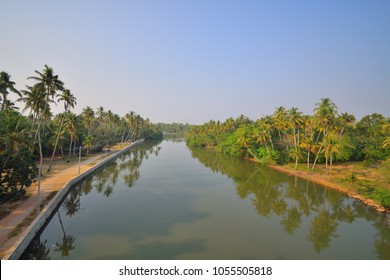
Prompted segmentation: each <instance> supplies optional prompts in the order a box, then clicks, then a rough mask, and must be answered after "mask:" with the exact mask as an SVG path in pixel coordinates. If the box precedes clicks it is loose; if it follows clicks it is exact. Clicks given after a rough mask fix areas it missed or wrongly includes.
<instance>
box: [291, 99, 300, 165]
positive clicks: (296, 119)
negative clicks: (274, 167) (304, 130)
mask: <svg viewBox="0 0 390 280" xmlns="http://www.w3.org/2000/svg"><path fill="white" fill-rule="evenodd" d="M288 117H289V122H290V127H291V128H292V130H293V137H294V152H293V153H292V154H293V155H294V157H295V169H296V168H297V166H298V160H299V129H300V128H301V126H302V124H303V118H302V112H299V111H298V108H295V107H293V108H291V109H290V110H289V111H288Z"/></svg>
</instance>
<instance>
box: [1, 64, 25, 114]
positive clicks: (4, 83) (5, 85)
mask: <svg viewBox="0 0 390 280" xmlns="http://www.w3.org/2000/svg"><path fill="white" fill-rule="evenodd" d="M14 85H15V82H13V81H11V76H10V75H8V73H6V72H4V71H2V72H0V93H1V95H2V98H1V99H2V104H1V111H3V110H5V109H7V108H6V106H7V104H9V100H8V99H7V95H8V94H9V92H8V90H11V91H12V92H14V93H16V94H17V95H19V97H20V96H21V95H20V92H19V91H18V90H17V89H15V87H14Z"/></svg>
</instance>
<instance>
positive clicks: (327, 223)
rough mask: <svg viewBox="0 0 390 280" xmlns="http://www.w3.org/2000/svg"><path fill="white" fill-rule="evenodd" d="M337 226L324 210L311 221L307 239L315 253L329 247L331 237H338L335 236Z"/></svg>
mask: <svg viewBox="0 0 390 280" xmlns="http://www.w3.org/2000/svg"><path fill="white" fill-rule="evenodd" d="M337 225H338V224H337V222H336V221H335V220H334V219H333V218H332V217H331V215H330V214H329V212H328V211H326V210H324V209H323V210H321V211H320V212H319V213H318V215H317V216H316V217H314V219H313V220H312V221H311V226H310V229H309V235H308V236H307V239H308V240H310V241H311V242H313V246H314V250H315V251H316V252H317V253H319V252H321V250H323V249H325V248H327V247H329V243H330V238H331V237H338V235H337V234H336V231H337Z"/></svg>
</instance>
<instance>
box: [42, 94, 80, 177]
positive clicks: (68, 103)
mask: <svg viewBox="0 0 390 280" xmlns="http://www.w3.org/2000/svg"><path fill="white" fill-rule="evenodd" d="M58 97H59V98H58V102H60V101H63V102H64V110H65V113H67V112H69V111H70V108H74V106H75V105H76V104H77V102H76V97H74V95H73V94H72V93H71V92H70V90H69V89H65V90H63V92H62V94H59V95H58ZM64 118H65V114H64V115H63V116H62V118H61V123H60V127H59V129H58V132H57V138H56V142H55V144H54V149H53V154H52V155H51V159H50V164H49V167H48V169H47V171H48V172H49V171H50V170H51V166H52V164H53V159H54V155H55V154H56V150H57V145H58V140H59V139H60V135H61V131H62V126H63V124H64Z"/></svg>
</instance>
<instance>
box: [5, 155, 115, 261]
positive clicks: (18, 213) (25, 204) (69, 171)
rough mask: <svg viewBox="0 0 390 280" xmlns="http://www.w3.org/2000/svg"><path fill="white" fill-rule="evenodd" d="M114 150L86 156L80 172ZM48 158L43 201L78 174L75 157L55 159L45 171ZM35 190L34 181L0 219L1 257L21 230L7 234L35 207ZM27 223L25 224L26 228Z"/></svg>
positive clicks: (36, 188)
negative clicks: (68, 160)
mask: <svg viewBox="0 0 390 280" xmlns="http://www.w3.org/2000/svg"><path fill="white" fill-rule="evenodd" d="M115 151H116V150H111V152H109V153H107V154H106V153H100V154H96V155H93V156H90V157H88V158H87V159H84V160H83V161H81V165H80V173H82V172H84V171H86V170H87V169H89V168H91V167H92V166H94V165H96V163H98V162H99V161H100V160H101V159H104V158H106V157H107V156H108V155H110V154H112V153H113V152H115ZM47 163H48V160H46V161H45V162H44V165H43V174H44V176H43V177H42V181H41V199H40V201H41V202H42V201H44V200H45V199H46V198H47V196H48V195H49V194H50V193H52V192H53V191H58V190H60V189H61V188H62V187H63V186H64V185H65V184H66V183H67V182H68V181H69V180H70V179H72V178H73V177H75V176H77V175H78V174H79V164H78V161H77V160H76V159H74V160H73V161H72V162H70V163H66V162H64V161H63V160H62V159H57V160H56V161H55V162H54V164H53V167H52V171H50V172H46V170H47V166H48V164H47ZM37 191H38V185H37V183H34V184H33V185H31V186H30V187H29V188H28V190H27V194H28V198H27V199H25V200H23V201H21V202H19V205H18V206H17V207H16V208H14V209H13V210H12V211H11V213H9V214H8V215H7V216H6V217H4V218H2V219H1V220H0V257H1V258H3V256H4V255H6V254H7V253H8V252H9V251H10V250H11V249H12V247H13V244H14V243H15V242H16V240H18V238H19V236H20V235H21V234H22V232H23V230H21V231H20V232H19V234H17V235H16V236H13V237H11V238H9V237H8V236H9V234H10V233H11V232H12V231H13V230H14V229H15V228H16V227H17V226H18V225H19V224H21V223H22V221H23V220H24V219H25V218H26V217H28V216H29V215H30V214H31V213H32V212H33V211H36V208H37ZM27 227H28V225H26V226H25V228H27Z"/></svg>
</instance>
